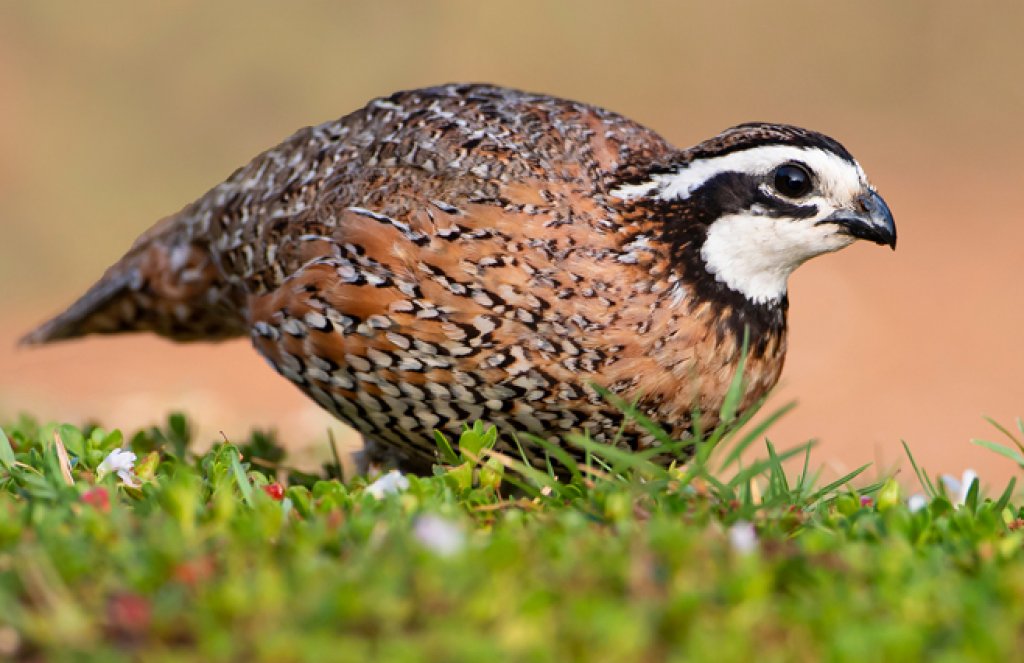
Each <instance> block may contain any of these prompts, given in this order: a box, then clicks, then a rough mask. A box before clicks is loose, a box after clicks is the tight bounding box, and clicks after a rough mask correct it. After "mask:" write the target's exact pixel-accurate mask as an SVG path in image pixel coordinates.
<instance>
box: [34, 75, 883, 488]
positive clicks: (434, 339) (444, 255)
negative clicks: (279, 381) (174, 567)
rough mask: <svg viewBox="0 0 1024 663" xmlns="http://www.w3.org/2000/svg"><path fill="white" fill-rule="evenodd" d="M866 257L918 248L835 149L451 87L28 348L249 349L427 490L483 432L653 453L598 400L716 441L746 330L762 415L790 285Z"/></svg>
mask: <svg viewBox="0 0 1024 663" xmlns="http://www.w3.org/2000/svg"><path fill="white" fill-rule="evenodd" d="M857 238H861V239H867V240H870V241H872V242H876V243H878V244H885V245H889V246H892V247H895V243H896V230H895V226H894V224H893V219H892V215H891V214H890V212H889V209H888V208H887V207H886V204H885V203H884V202H883V200H882V199H881V197H879V195H878V194H877V193H876V192H875V190H874V189H873V188H872V186H871V185H870V184H869V183H868V181H867V179H866V177H865V175H864V172H863V171H862V170H861V168H860V166H859V165H858V164H857V162H856V161H855V160H854V159H853V157H852V156H851V155H850V153H849V152H847V151H846V149H844V148H843V146H842V145H840V144H839V143H838V142H836V141H835V140H833V139H831V138H828V137H827V136H824V135H822V134H819V133H816V132H813V131H808V130H806V129H800V128H797V127H793V126H787V125H779V124H764V123H753V124H743V125H740V126H737V127H733V128H731V129H728V130H726V131H724V132H723V133H721V134H719V135H718V136H715V137H714V138H711V139H709V140H707V141H705V142H703V143H700V144H699V145H696V146H694V147H691V148H689V149H684V150H680V149H676V148H674V147H672V146H671V145H669V144H668V143H667V142H666V141H665V140H664V139H662V138H661V136H659V135H658V134H656V133H655V132H653V131H651V130H650V129H647V128H646V127H643V126H640V125H639V124H637V123H635V122H633V121H631V120H628V119H626V118H624V117H622V116H620V115H617V114H615V113H612V112H609V111H606V110H603V109H601V108H596V107H594V106H589V105H586V104H581V103H577V102H573V101H567V100H564V99H558V98H555V97H550V96H544V95H538V94H528V93H525V92H521V91H517V90H510V89H504V88H500V87H493V86H488V85H447V86H442V87H434V88H428V89H422V90H412V91H406V92H398V93H396V94H393V95H391V96H390V97H387V98H381V99H375V100H373V101H371V102H370V103H369V104H367V105H366V107H365V108H362V109H360V110H358V111H355V112H354V113H351V114H349V115H346V116H345V117H343V118H341V119H340V120H336V121H333V122H328V123H326V124H322V125H320V126H316V127H311V128H306V129H302V130H300V131H299V132H298V133H296V134H295V135H293V136H292V137H291V138H289V139H287V140H286V141H285V142H283V143H282V144H280V145H279V146H277V147H275V148H273V149H271V150H268V151H267V152H264V153H263V154H261V155H259V156H257V157H256V158H255V159H254V160H253V161H252V162H250V163H249V164H248V165H246V166H244V167H243V168H241V169H239V170H238V171H236V172H235V173H234V174H233V175H232V176H231V177H230V178H228V180H227V181H226V182H224V183H223V184H220V185H218V186H216V187H214V188H213V189H212V190H211V191H209V192H208V193H207V194H206V195H204V196H203V197H201V198H200V199H199V200H197V201H196V202H194V203H192V204H191V205H188V206H187V207H185V208H184V209H183V210H182V211H180V212H178V213H177V214H175V215H173V216H170V217H168V218H166V219H164V220H162V221H161V222H159V223H158V224H156V226H154V227H153V228H152V229H151V230H149V231H148V232H146V233H145V234H143V235H142V236H141V237H140V238H139V239H138V240H137V241H136V242H135V244H134V246H132V248H131V249H130V250H129V251H128V253H127V255H125V256H124V257H123V258H122V259H121V260H120V261H118V262H117V264H115V265H114V266H113V267H111V268H110V269H109V270H107V272H106V274H104V276H103V278H102V279H100V281H99V282H98V283H97V284H96V285H94V286H93V287H92V289H90V290H89V291H88V292H87V293H86V294H85V296H83V297H82V298H81V299H80V300H78V301H77V302H76V303H75V304H73V305H72V306H71V307H70V308H69V309H68V310H67V311H66V312H64V313H62V314H61V315H59V316H57V317H56V318H54V319H53V320H51V321H50V322H47V323H46V324H44V325H43V326H41V327H40V328H39V329H37V330H36V331H34V332H33V333H31V334H30V335H28V336H27V337H26V338H25V339H24V342H26V343H30V344H34V343H48V342H51V341H57V340H62V339H68V338H74V337H78V336H82V335H85V334H96V333H102V334H106V333H120V332H131V331H151V332H155V333H157V334H160V335H162V336H166V337H168V338H171V339H173V340H176V341H196V340H220V339H226V338H231V337H236V336H243V335H249V336H250V337H251V338H252V341H253V344H254V345H255V346H256V349H257V351H258V352H259V353H260V354H262V355H263V357H264V358H266V360H267V361H268V362H269V363H270V364H271V365H272V366H273V367H274V368H275V369H276V370H277V371H278V372H279V373H281V374H282V375H283V376H285V377H286V378H288V379H289V380H291V381H292V382H294V383H295V384H296V385H298V386H299V388H300V389H302V390H303V391H304V392H305V393H306V394H307V395H309V396H310V397H312V398H313V399H315V400H316V401H317V402H318V403H319V404H320V405H321V406H323V407H324V408H326V409H328V410H329V411H330V412H332V413H333V414H334V415H335V416H337V417H339V418H341V419H343V420H344V421H346V422H348V423H350V424H352V425H353V426H355V427H356V428H357V429H358V430H360V431H361V432H362V433H363V434H364V436H365V437H366V439H367V445H368V446H367V449H368V453H367V456H368V458H369V459H370V460H371V461H384V462H392V463H396V464H398V465H399V466H400V467H402V468H404V469H406V470H409V471H419V472H424V471H427V470H428V469H429V467H430V464H431V462H432V460H433V458H434V449H435V446H434V443H433V441H432V433H433V431H434V430H435V429H438V430H441V431H444V432H446V433H448V434H450V435H452V436H456V437H457V434H458V432H459V430H460V427H461V425H462V423H463V422H469V421H473V420H484V421H487V422H492V423H494V424H497V425H498V426H499V427H500V428H501V429H503V430H505V431H508V432H523V431H528V432H530V433H534V434H538V435H542V436H544V437H548V438H558V437H559V436H561V435H563V434H564V433H566V432H569V431H574V430H578V431H586V432H587V433H589V434H590V436H591V437H592V438H593V439H596V440H599V441H608V440H612V439H614V438H615V436H616V435H618V434H621V437H620V438H619V439H621V440H623V442H624V443H625V444H628V445H630V446H632V447H634V448H643V447H647V446H649V445H651V444H652V443H654V440H653V439H652V438H651V437H650V436H649V435H648V434H646V432H645V431H644V430H642V429H640V428H638V427H636V426H635V425H633V424H631V423H630V422H628V421H624V420H623V419H624V418H623V415H622V414H621V413H620V412H619V410H618V409H616V408H615V407H612V406H611V405H610V404H609V403H608V402H607V401H606V400H605V399H604V398H602V397H601V396H600V395H599V394H597V393H595V390H594V389H593V388H592V386H591V385H592V384H597V385H602V386H603V387H605V388H607V389H608V390H610V391H611V392H612V393H614V394H617V395H619V396H621V397H622V398H623V399H626V400H628V401H636V402H637V403H638V405H639V407H640V408H641V409H642V410H643V411H644V412H646V413H647V415H649V416H650V417H651V418H653V419H654V420H656V421H658V422H660V423H661V424H663V425H664V426H665V427H666V428H667V429H668V430H669V431H670V432H671V433H672V434H673V435H674V436H675V437H676V438H677V439H682V438H685V437H686V436H687V435H689V434H690V419H691V413H692V412H693V411H694V410H695V409H699V411H700V412H702V413H703V418H704V422H703V423H704V425H705V426H707V427H710V426H713V425H714V424H715V423H716V421H715V417H714V413H716V412H718V410H719V408H720V406H721V404H722V400H723V397H724V395H725V393H726V390H727V388H728V385H729V382H730V380H731V378H732V376H733V374H734V372H735V369H736V367H737V362H738V361H739V358H740V348H741V344H742V338H743V334H744V329H745V328H749V333H750V339H751V343H750V358H749V362H748V364H747V371H746V386H745V391H744V395H743V398H742V403H741V408H742V407H747V406H749V405H751V404H752V403H754V402H755V401H757V400H758V399H760V398H761V397H762V396H764V395H765V394H766V392H767V391H768V390H769V389H770V388H771V387H772V386H773V385H774V384H775V382H776V381H777V380H778V378H779V373H780V371H781V370H782V364H783V359H784V356H785V352H786V309H787V306H788V301H787V294H786V280H787V277H788V276H789V274H790V273H791V272H792V271H793V270H794V269H795V268H796V267H798V266H799V265H800V264H801V263H803V262H804V261H805V260H807V259H809V258H812V257H814V256H816V255H819V254H822V253H827V252H830V251H836V250H838V249H841V248H843V247H845V246H847V245H849V244H850V243H852V242H853V241H854V240H855V239H857ZM503 437H504V438H506V444H507V443H508V439H507V438H509V437H510V436H509V435H505V436H503ZM520 442H521V444H522V445H523V448H524V449H525V451H526V453H527V454H528V455H529V456H530V457H531V459H532V460H534V461H535V462H538V463H540V462H542V460H543V457H544V454H543V451H542V449H541V448H540V447H538V446H535V445H533V444H531V442H530V440H529V439H528V437H527V436H521V439H520ZM570 451H572V450H571V449H570Z"/></svg>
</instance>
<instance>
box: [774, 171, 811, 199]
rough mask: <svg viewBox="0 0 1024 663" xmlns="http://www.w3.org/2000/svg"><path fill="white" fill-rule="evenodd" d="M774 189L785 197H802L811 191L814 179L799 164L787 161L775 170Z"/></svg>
mask: <svg viewBox="0 0 1024 663" xmlns="http://www.w3.org/2000/svg"><path fill="white" fill-rule="evenodd" d="M773 184H774V186H775V190H776V191H778V192H779V193H781V194H782V195H784V196H786V197H787V198H803V197H804V196H806V195H807V194H809V193H810V192H811V189H812V188H813V186H814V181H813V180H812V179H811V173H810V172H809V171H808V170H807V168H805V167H804V166H801V165H800V164H796V163H787V164H785V165H783V166H779V167H778V169H776V171H775V175H774V179H773Z"/></svg>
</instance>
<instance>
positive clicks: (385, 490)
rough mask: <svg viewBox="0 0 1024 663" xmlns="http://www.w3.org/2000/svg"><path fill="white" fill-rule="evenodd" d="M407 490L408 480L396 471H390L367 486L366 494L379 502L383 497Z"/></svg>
mask: <svg viewBox="0 0 1024 663" xmlns="http://www.w3.org/2000/svg"><path fill="white" fill-rule="evenodd" d="M407 488H409V480H408V479H406V478H405V475H403V474H402V473H401V472H399V471H398V470H391V471H390V472H388V473H387V474H385V475H383V476H380V477H378V478H377V480H376V481H374V482H373V483H371V484H370V485H369V486H367V487H366V492H368V493H370V494H371V495H373V496H374V497H376V498H377V499H379V500H381V499H384V496H385V495H393V494H395V493H400V492H402V491H403V490H406V489H407Z"/></svg>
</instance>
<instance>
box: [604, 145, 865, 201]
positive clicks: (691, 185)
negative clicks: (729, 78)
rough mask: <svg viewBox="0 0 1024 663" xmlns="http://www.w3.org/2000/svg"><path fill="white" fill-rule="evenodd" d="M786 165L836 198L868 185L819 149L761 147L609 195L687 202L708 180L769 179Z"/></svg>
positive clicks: (853, 167)
mask: <svg viewBox="0 0 1024 663" xmlns="http://www.w3.org/2000/svg"><path fill="white" fill-rule="evenodd" d="M787 161H799V162H801V163H804V164H806V165H807V166H808V167H809V168H810V169H811V170H812V171H814V173H815V176H816V177H817V178H818V179H819V180H820V182H821V188H822V189H823V190H825V191H828V192H830V193H834V194H839V195H843V194H853V193H854V192H855V191H857V190H860V189H863V188H864V187H865V186H866V184H867V182H866V178H865V176H864V171H863V170H861V167H860V166H859V165H858V164H857V163H856V162H854V163H850V162H849V161H846V160H845V159H843V158H842V157H840V156H838V155H837V154H834V153H832V152H828V151H825V150H822V149H819V148H807V147H794V146H792V145H762V146H760V147H755V148H751V149H749V150H742V151H739V152H730V153H728V154H725V155H723V156H720V157H712V158H707V159H696V160H694V161H691V162H690V163H688V164H684V165H683V167H681V168H680V169H679V170H677V171H676V172H672V173H658V174H656V175H654V176H653V177H652V178H651V179H650V180H648V181H646V182H641V183H638V184H629V185H625V186H621V187H618V188H616V189H613V190H612V191H611V192H610V193H611V195H613V196H615V197H616V198H621V199H623V200H636V199H637V198H643V197H645V196H650V195H652V194H655V192H656V197H657V198H658V199H660V200H685V199H686V198H689V197H690V195H692V194H693V192H694V191H696V190H697V189H699V188H700V187H701V186H702V185H703V184H705V183H706V182H707V181H708V180H710V179H711V178H713V177H715V176H716V175H720V174H722V173H728V172H736V173H747V174H750V175H767V174H768V173H769V172H771V171H772V170H773V169H775V168H777V167H778V166H780V165H781V164H783V163H786V162H787Z"/></svg>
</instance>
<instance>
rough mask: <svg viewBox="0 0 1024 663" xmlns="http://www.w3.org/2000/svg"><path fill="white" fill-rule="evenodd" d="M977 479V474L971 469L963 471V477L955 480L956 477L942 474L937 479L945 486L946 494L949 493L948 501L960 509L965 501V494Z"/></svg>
mask: <svg viewBox="0 0 1024 663" xmlns="http://www.w3.org/2000/svg"><path fill="white" fill-rule="evenodd" d="M977 478H978V473H977V472H975V471H974V470H972V469H966V470H964V474H963V476H962V477H961V478H960V479H959V480H957V478H956V477H954V476H952V475H949V474H943V475H942V476H940V477H939V479H941V480H942V483H943V485H944V486H946V492H948V493H949V496H950V499H952V500H953V506H955V507H961V506H963V505H964V502H966V501H967V493H968V492H969V491H970V490H971V484H972V483H974V480H975V479H977Z"/></svg>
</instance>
